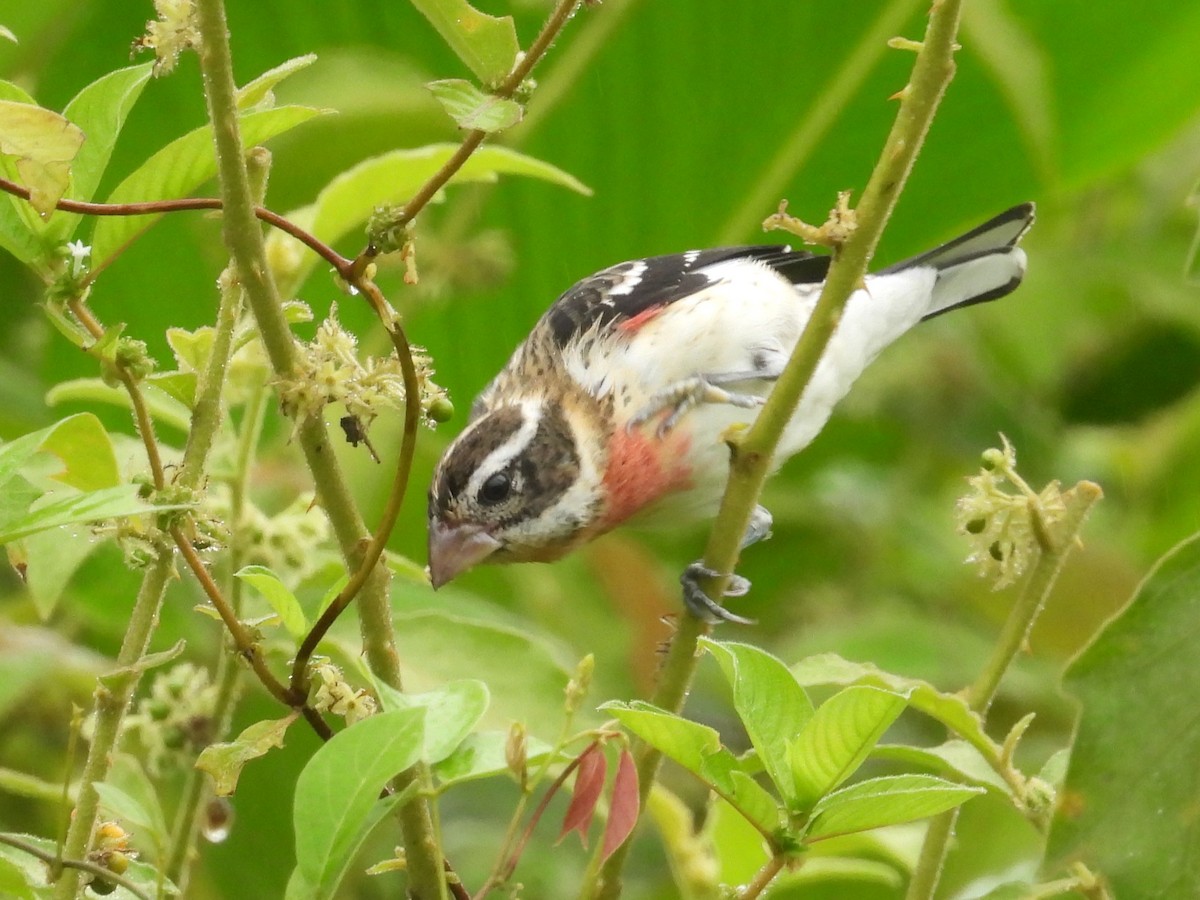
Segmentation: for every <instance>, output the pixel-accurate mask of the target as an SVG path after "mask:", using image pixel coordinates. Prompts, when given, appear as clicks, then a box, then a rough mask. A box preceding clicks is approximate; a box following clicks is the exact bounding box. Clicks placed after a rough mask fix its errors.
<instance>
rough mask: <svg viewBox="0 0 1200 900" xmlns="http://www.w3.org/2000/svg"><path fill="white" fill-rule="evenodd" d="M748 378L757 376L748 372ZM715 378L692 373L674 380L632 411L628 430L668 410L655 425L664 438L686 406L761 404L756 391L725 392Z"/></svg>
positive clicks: (685, 410)
mask: <svg viewBox="0 0 1200 900" xmlns="http://www.w3.org/2000/svg"><path fill="white" fill-rule="evenodd" d="M749 377H759V376H757V375H751V376H749ZM720 380H724V381H732V380H744V377H742V378H738V379H732V378H729V379H720ZM716 381H717V379H716V378H715V377H712V376H708V375H693V376H692V377H691V378H684V379H683V380H681V381H677V382H675V383H674V384H672V385H670V386H669V387H667V388H664V389H663V390H661V391H659V392H658V393H657V394H655V395H654V396H652V397H651V398H650V399H649V400H648V401H647V403H646V405H645V406H643V407H642V408H641V409H639V410H638V411H637V413H635V414H634V416H633V417H632V418H630V420H629V424H628V425H627V426H626V427H627V428H629V429H633V428H636V427H637V426H639V425H641V424H642V423H644V422H648V421H649V420H650V419H652V418H654V417H655V416H656V415H658V414H659V413H661V412H663V411H665V410H670V412H669V414H668V415H667V417H666V418H665V419H663V420H662V423H661V424H660V425H659V426H658V436H659V437H660V438H661V437H664V436H665V435H666V434H667V433H668V432H669V431H670V430H671V429H672V428H674V427H675V425H676V424H677V423H678V422H679V418H680V417H681V416H682V415H683V414H684V413H685V412H687V411H688V410H689V409H691V408H692V407H695V406H699V405H700V404H701V403H728V404H730V405H731V406H741V407H743V408H745V409H753V408H755V407H756V406H762V405H763V403H764V402H765V401H764V398H762V397H760V396H758V395H757V394H741V393H737V392H736V391H727V390H725V389H724V388H722V387H718V386H717V384H716Z"/></svg>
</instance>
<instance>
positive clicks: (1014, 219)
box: [879, 203, 1034, 319]
mask: <svg viewBox="0 0 1200 900" xmlns="http://www.w3.org/2000/svg"><path fill="white" fill-rule="evenodd" d="M1033 216H1034V205H1033V204H1032V203H1022V204H1021V205H1020V206H1014V207H1013V208H1012V209H1009V210H1006V211H1005V212H1002V213H1000V215H998V216H996V217H995V218H994V219H991V220H989V221H987V222H984V223H983V224H982V225H980V226H979V227H978V228H973V229H971V230H970V231H968V232H967V233H966V234H964V235H961V236H959V237H956V238H955V239H954V240H952V241H949V242H948V243H945V244H942V245H941V246H940V247H936V248H934V249H933V250H930V251H928V252H927V253H922V254H921V255H920V256H914V257H913V258H912V259H906V260H904V261H903V262H899V263H896V264H895V265H893V266H889V267H888V268H886V269H884V270H883V272H881V273H879V274H881V275H882V274H885V273H888V272H901V271H904V270H905V269H914V268H925V267H929V268H932V269H934V270H935V271H936V272H937V281H936V283H935V284H934V288H933V296H932V302H931V303H930V307H929V312H927V313H926V314H925V315H924V317H923V319H932V318H933V317H934V316H940V315H941V314H942V313H944V312H949V311H950V310H952V309H958V308H959V307H960V306H970V305H971V304H973V303H983V302H984V301H986V300H995V299H996V298H997V297H1003V296H1004V295H1005V294H1008V293H1011V292H1012V291H1014V290H1015V289H1016V287H1017V285H1019V284H1020V283H1021V279H1022V278H1023V277H1024V275H1025V251H1023V250H1022V249H1021V248H1020V247H1018V246H1017V242H1018V241H1020V240H1021V238H1022V237H1023V236H1024V234H1025V232H1026V231H1028V230H1029V227H1030V226H1031V225H1032V224H1033Z"/></svg>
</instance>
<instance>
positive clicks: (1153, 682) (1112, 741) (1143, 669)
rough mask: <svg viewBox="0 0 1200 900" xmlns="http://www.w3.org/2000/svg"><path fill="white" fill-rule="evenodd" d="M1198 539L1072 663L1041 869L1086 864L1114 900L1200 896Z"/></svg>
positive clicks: (1174, 555) (1175, 554)
mask: <svg viewBox="0 0 1200 900" xmlns="http://www.w3.org/2000/svg"><path fill="white" fill-rule="evenodd" d="M1198 640H1200V535H1196V536H1193V537H1191V538H1188V539H1187V540H1186V541H1184V542H1183V543H1181V544H1179V545H1178V546H1177V547H1175V548H1174V549H1173V550H1171V551H1170V552H1169V553H1167V554H1166V555H1165V556H1164V557H1163V558H1162V559H1161V560H1159V562H1158V563H1157V564H1156V565H1155V567H1154V569H1153V570H1152V571H1151V572H1150V574H1149V575H1148V576H1147V577H1146V579H1145V580H1144V581H1143V582H1142V583H1141V585H1139V586H1138V588H1137V591H1136V592H1135V593H1134V596H1133V599H1132V600H1131V601H1130V603H1129V605H1128V606H1126V607H1125V609H1124V610H1123V611H1122V612H1121V613H1119V614H1118V615H1117V616H1116V618H1114V619H1112V620H1111V621H1110V622H1109V623H1108V625H1106V626H1105V628H1104V630H1103V631H1101V632H1100V634H1099V635H1097V636H1096V638H1095V640H1094V641H1093V642H1092V643H1091V644H1090V645H1089V646H1088V647H1087V648H1085V649H1084V650H1083V652H1082V653H1081V654H1080V655H1079V656H1078V658H1076V659H1075V661H1074V662H1072V663H1071V665H1070V667H1069V668H1068V669H1067V672H1066V676H1065V679H1064V686H1065V687H1066V689H1067V691H1068V692H1069V693H1070V694H1072V695H1073V696H1074V697H1076V698H1077V699H1078V700H1079V701H1080V703H1081V704H1082V710H1083V711H1082V714H1081V715H1080V719H1079V725H1078V727H1077V729H1076V737H1075V744H1074V747H1073V748H1072V750H1071V760H1070V766H1069V769H1068V773H1067V782H1066V787H1065V789H1064V790H1063V792H1062V796H1063V799H1064V802H1063V804H1062V807H1061V808H1060V815H1059V817H1058V818H1057V819H1056V820H1055V822H1054V823H1053V826H1052V828H1051V832H1050V843H1049V851H1048V857H1047V858H1048V861H1049V863H1048V865H1049V867H1050V868H1048V871H1054V870H1056V869H1057V868H1058V867H1060V866H1065V865H1066V864H1068V863H1069V862H1070V861H1071V860H1074V859H1078V858H1085V859H1086V860H1087V863H1088V865H1089V866H1091V867H1093V868H1094V869H1095V870H1096V871H1099V872H1103V873H1104V876H1105V877H1106V878H1107V879H1108V880H1109V882H1110V883H1111V885H1112V889H1113V893H1114V895H1115V896H1117V897H1125V896H1132V897H1195V896H1200V857H1197V855H1196V852H1195V851H1196V847H1197V846H1198V845H1200V819H1197V817H1196V815H1195V810H1196V798H1197V796H1200V768H1198V767H1197V766H1196V760H1197V759H1200V730H1197V728H1196V696H1195V685H1197V684H1200V657H1198V656H1197V654H1196V653H1195V652H1194V648H1195V647H1196V644H1197V641H1198Z"/></svg>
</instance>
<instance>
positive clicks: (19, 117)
mask: <svg viewBox="0 0 1200 900" xmlns="http://www.w3.org/2000/svg"><path fill="white" fill-rule="evenodd" d="M83 140H84V135H83V132H82V131H80V130H79V128H77V127H76V126H75V125H72V124H71V123H70V122H68V121H67V120H66V119H65V118H63V117H62V116H60V115H59V114H58V113H56V112H51V111H50V110H48V109H43V108H42V107H40V106H33V105H31V104H29V103H17V102H15V101H13V100H0V153H5V154H8V155H9V156H13V157H16V165H17V173H18V174H19V175H20V176H21V180H22V181H23V182H24V183H25V186H26V187H27V188H29V193H30V202H31V203H32V204H33V207H34V209H36V210H37V211H38V212H39V213H40V214H41V215H42V216H43V217H45V216H48V215H49V214H50V213H51V211H53V209H54V205H55V204H56V203H57V202H58V201H59V198H61V197H62V195H63V194H64V193H66V190H67V185H68V184H69V183H70V180H71V161H72V160H73V159H74V158H75V154H76V153H78V152H79V148H80V147H82V146H83Z"/></svg>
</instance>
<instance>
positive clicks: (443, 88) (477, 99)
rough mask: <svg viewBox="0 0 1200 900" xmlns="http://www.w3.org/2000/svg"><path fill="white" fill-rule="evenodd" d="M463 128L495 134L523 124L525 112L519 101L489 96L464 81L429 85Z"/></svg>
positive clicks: (454, 80) (451, 80)
mask: <svg viewBox="0 0 1200 900" xmlns="http://www.w3.org/2000/svg"><path fill="white" fill-rule="evenodd" d="M426 87H428V88H429V90H430V91H431V92H432V93H433V96H434V97H436V98H437V101H438V103H440V104H442V108H443V109H444V110H446V112H447V113H448V114H449V116H450V118H452V119H453V120H454V122H455V124H456V125H458V127H459V128H464V129H466V130H467V131H477V130H478V131H486V132H488V133H489V134H492V133H494V132H497V131H503V130H504V129H505V128H511V127H512V126H513V125H516V124H517V123H518V122H520V121H521V116H522V115H523V114H524V110H523V109H522V108H521V104H520V103H518V102H517V101H516V100H506V99H504V98H502V97H496V96H493V95H492V94H485V93H484V92H483V91H481V90H480V89H479V88H477V87H475V85H473V84H472V83H471V82H469V81H464V80H463V79H461V78H446V79H444V80H442V81H431V82H429V84H427V85H426Z"/></svg>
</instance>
